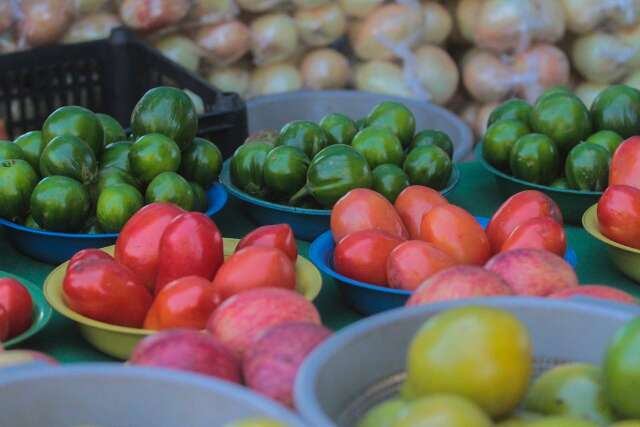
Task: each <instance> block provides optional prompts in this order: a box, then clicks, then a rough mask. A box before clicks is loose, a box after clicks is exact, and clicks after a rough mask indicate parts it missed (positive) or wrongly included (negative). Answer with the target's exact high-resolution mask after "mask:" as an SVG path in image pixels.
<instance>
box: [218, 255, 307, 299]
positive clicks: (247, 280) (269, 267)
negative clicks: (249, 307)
mask: <svg viewBox="0 0 640 427" xmlns="http://www.w3.org/2000/svg"><path fill="white" fill-rule="evenodd" d="M213 287H214V288H215V290H216V292H218V293H219V295H220V296H221V297H222V299H227V298H229V297H230V296H232V295H235V294H237V293H240V292H242V291H246V290H248V289H253V288H285V289H291V290H294V289H295V288H296V270H295V267H294V265H293V263H292V262H291V260H290V259H289V257H287V256H286V255H285V253H284V252H282V251H281V250H280V249H275V248H267V247H263V246H249V247H248V248H244V249H241V250H239V251H238V252H236V253H234V254H233V255H231V256H230V257H229V259H227V261H226V262H225V263H224V264H222V267H220V269H219V270H218V274H216V277H215V279H213Z"/></svg>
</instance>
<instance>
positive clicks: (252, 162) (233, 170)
mask: <svg viewBox="0 0 640 427" xmlns="http://www.w3.org/2000/svg"><path fill="white" fill-rule="evenodd" d="M272 148H273V147H272V145H270V144H267V143H265V142H254V143H251V144H243V145H241V146H240V147H238V148H237V149H236V151H235V153H233V157H232V158H231V164H230V174H231V181H232V182H233V184H234V185H235V186H236V187H238V188H239V189H240V190H242V191H244V192H246V193H248V194H250V195H252V196H254V197H260V198H265V197H266V196H267V194H268V189H267V186H266V184H265V182H264V162H265V160H266V158H267V154H269V152H270V151H271V149H272Z"/></svg>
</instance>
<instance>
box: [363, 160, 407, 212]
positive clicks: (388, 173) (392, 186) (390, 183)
mask: <svg viewBox="0 0 640 427" xmlns="http://www.w3.org/2000/svg"><path fill="white" fill-rule="evenodd" d="M372 177H373V189H374V190H375V191H377V192H378V193H380V194H382V195H383V196H384V197H385V198H386V199H387V200H389V201H390V202H391V203H394V202H395V201H396V199H397V198H398V195H399V194H400V193H401V192H402V190H404V189H405V188H407V187H408V186H409V185H411V183H410V182H409V177H408V176H407V174H406V173H404V171H403V170H402V169H401V168H400V167H399V166H396V165H389V164H387V165H380V166H378V167H377V168H375V169H374V170H373V172H372Z"/></svg>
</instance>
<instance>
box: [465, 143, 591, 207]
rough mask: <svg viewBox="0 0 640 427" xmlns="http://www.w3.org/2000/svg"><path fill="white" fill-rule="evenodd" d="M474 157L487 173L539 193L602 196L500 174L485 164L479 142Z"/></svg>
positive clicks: (499, 171)
mask: <svg viewBox="0 0 640 427" xmlns="http://www.w3.org/2000/svg"><path fill="white" fill-rule="evenodd" d="M475 157H476V159H477V160H478V161H479V162H480V164H482V166H484V168H485V169H487V170H488V171H489V172H491V173H492V174H494V175H496V176H498V177H500V178H502V179H505V180H507V181H512V182H515V183H517V184H520V185H522V186H525V187H530V188H533V189H536V190H540V191H547V192H552V193H559V194H571V195H574V196H592V197H600V196H602V191H581V190H571V189H564V188H556V187H551V186H548V185H540V184H535V183H533V182H529V181H525V180H523V179H519V178H516V177H515V176H511V175H507V174H506V173H504V172H502V171H501V170H498V169H496V168H495V167H493V166H492V165H490V164H489V162H487V161H486V160H485V158H484V156H483V155H482V142H479V143H478V144H476V148H475Z"/></svg>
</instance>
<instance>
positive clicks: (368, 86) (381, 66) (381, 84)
mask: <svg viewBox="0 0 640 427" xmlns="http://www.w3.org/2000/svg"><path fill="white" fill-rule="evenodd" d="M355 86H356V89H358V90H362V91H365V92H374V93H384V94H386V95H395V96H404V97H411V96H412V93H411V91H410V90H409V86H408V85H407V82H406V81H405V80H404V72H403V70H402V67H400V66H399V65H397V64H395V63H393V62H390V61H369V62H365V63H363V64H359V65H358V66H357V67H356V69H355Z"/></svg>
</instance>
